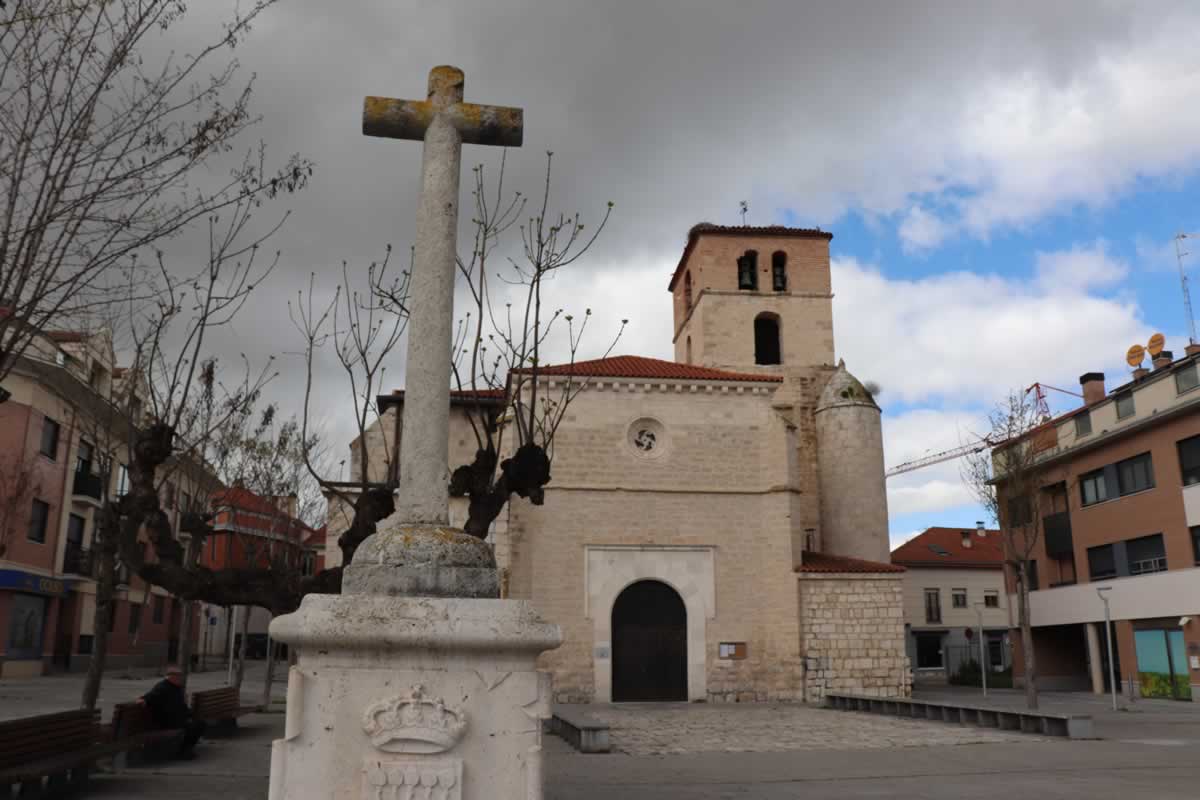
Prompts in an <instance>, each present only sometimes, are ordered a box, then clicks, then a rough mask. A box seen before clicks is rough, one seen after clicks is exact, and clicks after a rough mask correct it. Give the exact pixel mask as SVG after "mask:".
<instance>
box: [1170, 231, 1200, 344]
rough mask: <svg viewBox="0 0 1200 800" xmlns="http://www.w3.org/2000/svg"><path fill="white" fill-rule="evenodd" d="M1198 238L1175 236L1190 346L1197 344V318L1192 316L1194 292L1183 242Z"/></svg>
mask: <svg viewBox="0 0 1200 800" xmlns="http://www.w3.org/2000/svg"><path fill="white" fill-rule="evenodd" d="M1197 236H1200V234H1196V233H1177V234H1175V261H1176V262H1178V264H1179V288H1180V289H1182V290H1183V313H1184V315H1185V316H1186V317H1187V324H1188V344H1195V343H1196V318H1195V317H1194V316H1192V291H1191V289H1189V288H1188V279H1187V272H1186V271H1185V270H1184V268H1183V257H1184V256H1186V255H1187V254H1188V251H1187V250H1184V249H1183V244H1182V242H1183V240H1184V239H1195V238H1196V237H1197Z"/></svg>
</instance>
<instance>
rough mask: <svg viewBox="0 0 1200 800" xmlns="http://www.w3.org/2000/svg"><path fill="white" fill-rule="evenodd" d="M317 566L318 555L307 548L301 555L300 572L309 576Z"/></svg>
mask: <svg viewBox="0 0 1200 800" xmlns="http://www.w3.org/2000/svg"><path fill="white" fill-rule="evenodd" d="M316 567H317V555H316V553H314V552H313V551H311V550H305V551H304V552H303V553H302V554H301V556H300V574H301V575H303V576H305V577H308V576H310V575H312V574H313V572H314V571H315V570H316Z"/></svg>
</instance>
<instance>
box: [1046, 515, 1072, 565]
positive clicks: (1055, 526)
mask: <svg viewBox="0 0 1200 800" xmlns="http://www.w3.org/2000/svg"><path fill="white" fill-rule="evenodd" d="M1042 530H1044V531H1045V532H1046V555H1048V556H1050V557H1051V558H1061V557H1062V556H1070V555H1074V553H1075V541H1074V538H1073V537H1072V536H1071V512H1069V511H1060V512H1059V513H1057V514H1047V515H1046V516H1044V517H1042Z"/></svg>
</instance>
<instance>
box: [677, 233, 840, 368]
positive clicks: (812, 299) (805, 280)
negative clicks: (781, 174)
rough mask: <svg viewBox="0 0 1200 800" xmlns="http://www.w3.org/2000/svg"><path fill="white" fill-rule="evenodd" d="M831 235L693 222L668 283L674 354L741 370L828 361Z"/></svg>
mask: <svg viewBox="0 0 1200 800" xmlns="http://www.w3.org/2000/svg"><path fill="white" fill-rule="evenodd" d="M832 238H833V234H832V233H829V232H827V231H821V230H816V229H810V228H787V227H783V226H770V227H757V228H756V227H750V226H724V225H713V224H710V223H704V222H702V223H700V224H699V225H695V226H693V227H692V229H691V230H690V231H688V241H687V246H686V247H685V248H684V250H683V256H682V257H681V258H680V259H679V266H677V267H676V268H675V274H674V275H673V276H672V277H671V283H670V285H669V287H668V288H669V289H670V290H671V293H672V295H673V297H674V311H675V327H674V331H675V339H674V342H675V360H676V361H677V362H680V363H685V364H696V365H699V366H705V367H717V368H721V369H731V370H738V371H743V372H782V371H783V370H784V369H785V368H788V367H810V366H817V365H821V364H832V363H833V293H832V288H831V285H830V275H829V241H830V240H831V239H832Z"/></svg>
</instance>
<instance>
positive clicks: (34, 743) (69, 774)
mask: <svg viewBox="0 0 1200 800" xmlns="http://www.w3.org/2000/svg"><path fill="white" fill-rule="evenodd" d="M101 738H102V737H101V732H100V711H99V710H93V711H87V710H85V709H79V710H77V711H61V712H59V713H56V714H42V715H40V716H36V717H24V718H22V719H13V720H7V721H5V722H0V796H3V797H9V796H11V794H12V791H13V787H14V786H15V787H19V789H18V791H19V792H20V796H21V797H66V796H67V795H69V794H71V793H72V792H76V791H79V790H81V789H82V788H83V787H84V786H86V785H87V780H88V773H89V772H90V771H91V769H92V766H93V764H94V763H95V761H96V759H98V758H101V757H104V756H108V755H112V754H113V753H114V752H115V748H116V745H115V744H114V743H112V742H102V741H101Z"/></svg>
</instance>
